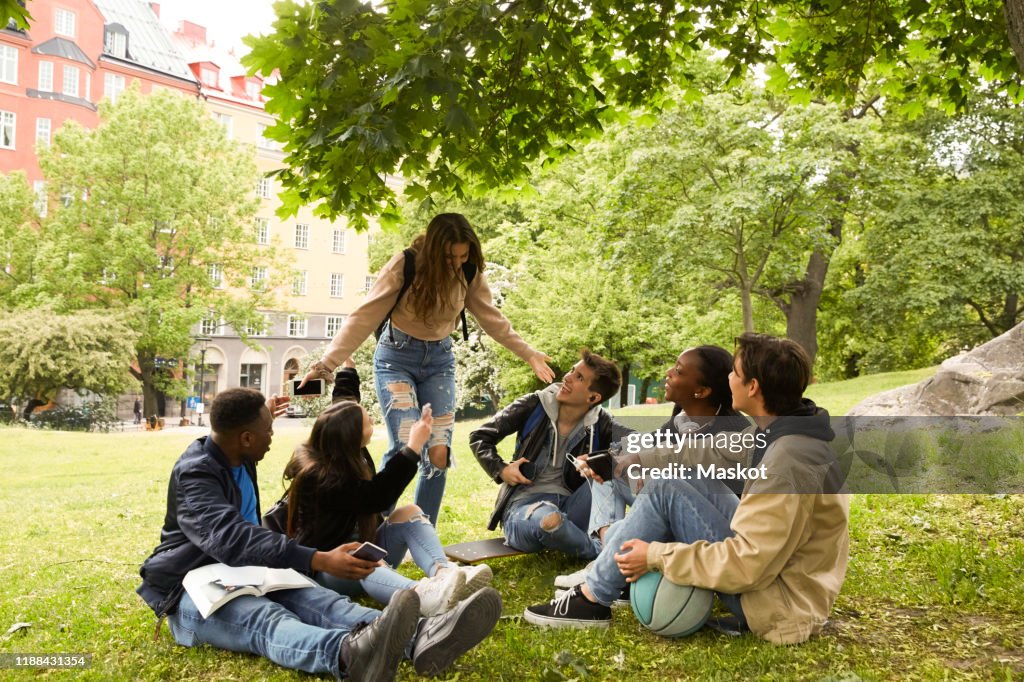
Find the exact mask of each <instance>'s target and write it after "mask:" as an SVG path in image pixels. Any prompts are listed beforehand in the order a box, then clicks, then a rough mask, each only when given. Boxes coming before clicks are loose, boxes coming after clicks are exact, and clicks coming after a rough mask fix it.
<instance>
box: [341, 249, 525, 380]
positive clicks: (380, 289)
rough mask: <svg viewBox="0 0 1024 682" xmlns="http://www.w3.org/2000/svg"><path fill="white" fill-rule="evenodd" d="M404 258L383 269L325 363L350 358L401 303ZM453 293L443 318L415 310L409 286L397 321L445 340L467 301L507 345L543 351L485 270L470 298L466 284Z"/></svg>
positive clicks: (418, 334)
mask: <svg viewBox="0 0 1024 682" xmlns="http://www.w3.org/2000/svg"><path fill="white" fill-rule="evenodd" d="M404 264H405V255H404V254H403V253H401V252H400V253H398V254H397V255H395V257H394V258H392V259H391V260H390V261H388V264H387V265H385V266H384V268H383V269H382V270H381V271H380V273H379V274H378V276H377V282H376V283H375V284H374V285H373V288H372V289H370V291H369V293H368V294H367V295H366V300H365V301H363V304H362V305H360V306H359V307H358V308H357V309H356V310H355V312H353V313H352V314H351V315H349V316H348V319H346V320H345V324H343V325H342V327H341V329H340V330H339V331H338V334H337V335H336V336H335V337H334V339H332V340H331V343H330V345H328V346H327V351H326V352H325V353H324V357H323V363H324V365H326V366H327V368H328V369H331V370H333V369H334V368H336V367H337V366H338V365H340V364H341V363H342V362H344V361H345V358H348V357H349V356H351V355H352V353H354V352H355V350H356V348H358V347H359V344H361V343H362V342H363V341H365V340H366V337H368V336H369V335H370V334H372V333H373V331H374V330H376V329H377V327H378V326H379V325H380V323H381V322H382V321H383V320H384V318H385V316H387V314H388V311H389V310H391V307H392V306H393V305H395V300H396V299H397V298H398V292H399V291H401V289H402V280H403V275H402V270H403V266H404ZM449 295H450V297H451V303H452V305H451V307H450V309H449V311H448V312H447V313H446V314H445V316H444V317H443V318H437V319H430V320H421V319H420V318H418V317H417V316H416V314H415V312H413V310H412V307H411V306H410V304H409V293H408V292H406V294H405V295H404V296H402V300H401V301H400V302H399V304H398V307H397V308H395V311H394V312H393V313H392V314H391V324H392V325H394V327H395V328H396V329H399V330H401V331H403V332H405V333H406V334H408V335H409V336H412V337H414V338H417V339H421V340H423V341H439V340H441V339H443V338H445V337H446V336H448V335H449V334H451V333H452V332H453V331H454V330H455V328H456V326H457V325H458V324H459V313H460V312H461V311H462V308H463V305H465V308H466V310H468V311H469V312H470V313H471V314H472V315H473V317H474V318H476V321H477V322H479V323H480V326H481V327H482V328H483V330H484V331H485V332H486V333H487V335H488V336H490V337H491V338H492V339H494V340H495V341H497V342H498V343H500V344H501V345H503V346H505V348H508V349H509V350H510V351H512V352H513V353H515V354H516V355H518V356H519V357H520V358H522V359H523V360H529V359H530V358H531V357H533V356H534V355H536V354H537V351H536V350H534V349H533V348H531V347H530V346H529V345H528V344H527V343H526V342H525V341H523V339H522V338H521V337H520V336H519V334H517V333H516V332H515V330H514V329H512V324H511V323H510V322H509V321H508V320H507V319H506V318H505V316H504V315H502V314H501V311H500V310H498V309H497V308H496V307H495V306H494V302H493V300H492V298H491V289H490V287H489V286H488V285H487V277H486V275H485V274H484V273H483V272H477V274H476V277H474V278H473V283H472V284H470V286H469V291H467V292H466V296H465V299H463V297H462V288H461V287H452V290H451V291H450V292H449Z"/></svg>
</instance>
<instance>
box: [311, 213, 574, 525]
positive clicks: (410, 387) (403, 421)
mask: <svg viewBox="0 0 1024 682" xmlns="http://www.w3.org/2000/svg"><path fill="white" fill-rule="evenodd" d="M410 261H411V262H410ZM410 265H411V266H412V267H410ZM407 273H409V274H411V280H412V281H411V282H407V281H406V279H407V276H406V275H407ZM463 309H465V310H468V311H469V312H470V313H471V314H472V315H473V317H474V318H476V320H477V322H479V324H480V326H481V327H482V328H483V330H484V331H485V332H486V333H487V334H488V335H489V336H490V337H491V338H493V339H494V340H495V341H497V342H498V343H500V344H501V345H503V346H505V347H506V348H508V349H509V350H510V351H512V352H513V353H515V354H516V355H518V356H519V357H520V358H522V359H523V360H524V361H525V362H527V363H528V364H529V365H530V367H531V368H533V371H534V373H535V374H536V375H537V377H538V378H540V379H541V380H542V381H544V382H550V381H551V380H553V379H554V377H555V375H554V372H553V371H552V370H551V368H550V367H548V365H547V362H546V361H548V360H550V359H551V358H549V357H548V356H547V355H545V354H544V353H542V352H540V351H537V350H534V349H533V348H531V347H530V346H529V345H528V344H527V343H526V342H525V341H523V339H522V338H521V337H520V336H519V335H518V334H517V333H516V332H515V331H514V330H513V329H512V325H511V324H510V323H509V321H508V320H507V319H506V318H505V316H504V315H502V314H501V311H500V310H498V309H497V308H496V307H495V306H494V303H493V302H492V299H491V290H490V288H489V287H488V285H487V278H486V277H485V275H484V257H483V254H482V252H481V249H480V240H479V239H477V236H476V234H475V233H474V232H473V229H472V228H471V227H470V225H469V222H468V221H467V220H466V218H465V217H464V216H462V215H461V214H458V213H442V214H440V215H437V216H435V217H434V219H433V220H431V221H430V224H429V225H428V226H427V231H426V233H425V234H421V235H420V236H418V237H417V238H416V239H415V240H414V241H413V243H412V245H411V246H410V247H409V248H408V249H406V250H405V251H403V252H402V253H399V254H397V255H395V257H394V258H392V259H391V260H390V261H389V262H388V264H387V265H385V266H384V268H383V270H381V272H380V274H379V276H378V277H377V282H376V283H375V284H374V286H373V288H372V289H371V290H370V292H369V294H368V295H367V297H366V300H365V301H364V302H363V304H362V305H361V306H359V308H357V309H356V311H355V312H353V313H352V314H351V315H349V317H348V319H347V320H345V324H344V325H343V326H342V328H341V329H340V330H339V331H338V334H337V336H335V337H334V339H333V340H332V341H331V343H330V345H329V346H328V347H327V351H326V353H325V354H324V356H323V358H321V359H320V361H319V362H317V363H315V364H314V365H313V368H312V369H311V370H310V372H309V373H308V374H307V375H306V377H305V379H304V380H303V383H304V382H305V381H308V380H309V379H314V378H317V377H321V378H324V379H326V380H328V381H330V379H331V373H332V372H333V371H334V369H335V368H336V367H337V366H338V365H340V364H341V362H342V361H343V360H345V359H346V358H348V357H349V356H350V355H351V354H352V353H353V352H354V351H355V349H356V348H357V347H358V346H359V344H361V343H362V342H363V341H364V340H365V339H366V337H367V336H369V335H370V333H371V332H373V331H374V330H375V329H378V328H381V325H382V324H383V327H382V328H381V334H380V339H379V340H378V342H377V350H376V352H375V353H374V356H373V373H374V380H375V383H376V387H377V398H378V400H379V401H380V405H381V410H382V411H383V413H384V420H385V422H386V423H387V427H388V435H389V437H390V448H389V449H388V452H387V454H386V455H385V456H384V464H385V465H386V464H387V462H388V461H389V460H390V459H391V458H392V457H394V456H395V455H396V454H397V453H398V451H399V450H401V448H402V447H403V445H404V444H405V443H407V442H408V439H409V431H410V429H411V428H412V425H413V424H414V423H415V422H416V420H417V419H419V413H420V405H421V404H425V403H430V404H431V405H432V406H433V409H434V423H433V429H432V432H431V435H430V439H429V441H428V442H427V445H426V446H425V447H424V448H423V451H422V452H421V453H420V474H419V480H418V483H417V486H416V496H415V502H416V504H417V506H419V507H420V508H421V509H422V510H423V511H424V513H426V514H427V516H428V517H429V518H430V520H431V522H432V523H433V524H434V525H437V516H438V512H439V511H440V509H441V498H442V497H443V496H444V488H445V479H446V471H447V469H448V467H449V466H451V461H452V460H451V442H452V431H453V428H454V425H455V355H454V354H453V352H452V338H451V334H452V332H453V331H454V330H455V328H456V326H457V324H458V322H459V319H460V316H461V315H462V311H463Z"/></svg>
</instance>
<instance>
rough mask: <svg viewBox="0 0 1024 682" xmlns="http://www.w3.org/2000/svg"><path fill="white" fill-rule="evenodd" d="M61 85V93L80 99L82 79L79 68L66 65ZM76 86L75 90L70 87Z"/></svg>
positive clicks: (62, 70) (62, 72)
mask: <svg viewBox="0 0 1024 682" xmlns="http://www.w3.org/2000/svg"><path fill="white" fill-rule="evenodd" d="M61 74H62V78H61V83H60V91H61V93H63V94H64V95H67V96H68V97H78V93H79V92H81V90H80V88H79V86H80V85H81V83H80V81H81V77H80V73H79V71H78V67H77V66H69V65H67V64H65V65H64V67H63V69H61ZM71 85H74V86H75V87H74V88H71V87H69V86H71Z"/></svg>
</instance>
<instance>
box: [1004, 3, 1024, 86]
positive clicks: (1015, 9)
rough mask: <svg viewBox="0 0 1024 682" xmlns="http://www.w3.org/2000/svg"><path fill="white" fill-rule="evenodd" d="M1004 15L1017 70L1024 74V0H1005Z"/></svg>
mask: <svg viewBox="0 0 1024 682" xmlns="http://www.w3.org/2000/svg"><path fill="white" fill-rule="evenodd" d="M1003 14H1004V15H1005V16H1006V32H1007V34H1008V37H1009V38H1010V47H1011V48H1012V49H1013V56H1015V57H1016V58H1017V69H1018V70H1019V71H1020V72H1021V73H1024V0H1003Z"/></svg>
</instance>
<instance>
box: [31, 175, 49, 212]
mask: <svg viewBox="0 0 1024 682" xmlns="http://www.w3.org/2000/svg"><path fill="white" fill-rule="evenodd" d="M32 190H33V191H34V192H35V193H36V201H35V207H36V213H38V214H39V217H40V218H45V217H46V214H47V213H48V212H49V210H50V196H49V194H47V192H46V180H36V181H35V182H33V183H32Z"/></svg>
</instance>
